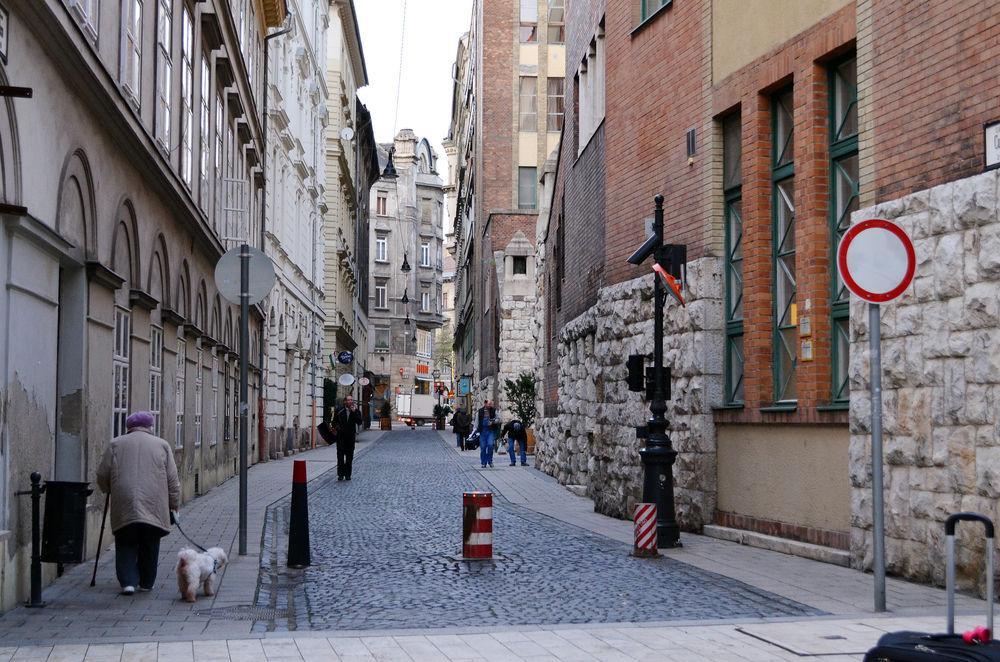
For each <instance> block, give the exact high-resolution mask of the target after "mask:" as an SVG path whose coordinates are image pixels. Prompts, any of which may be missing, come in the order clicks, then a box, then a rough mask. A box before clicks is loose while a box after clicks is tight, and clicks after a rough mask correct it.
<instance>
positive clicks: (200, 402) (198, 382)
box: [194, 349, 205, 448]
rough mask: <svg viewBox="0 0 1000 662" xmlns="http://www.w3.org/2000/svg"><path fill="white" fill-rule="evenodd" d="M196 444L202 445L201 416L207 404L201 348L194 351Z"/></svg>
mask: <svg viewBox="0 0 1000 662" xmlns="http://www.w3.org/2000/svg"><path fill="white" fill-rule="evenodd" d="M194 369H195V372H194V445H195V448H197V447H198V446H201V417H202V414H203V412H204V409H203V406H204V404H205V401H204V397H203V395H202V363H201V350H200V349H197V350H195V352H194Z"/></svg>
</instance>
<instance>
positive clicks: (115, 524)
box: [97, 428, 181, 532]
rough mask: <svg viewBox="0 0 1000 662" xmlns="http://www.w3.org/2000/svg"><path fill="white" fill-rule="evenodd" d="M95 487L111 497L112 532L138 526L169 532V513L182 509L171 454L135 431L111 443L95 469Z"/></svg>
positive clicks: (158, 442)
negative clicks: (137, 524) (148, 526)
mask: <svg viewBox="0 0 1000 662" xmlns="http://www.w3.org/2000/svg"><path fill="white" fill-rule="evenodd" d="M97 486H98V487H100V488H101V490H103V491H104V492H105V493H110V494H111V530H112V531H117V530H118V529H120V528H122V527H123V526H128V525H129V524H135V523H137V522H141V523H143V524H151V525H152V526H155V527H158V528H160V529H163V531H164V532H169V531H170V511H171V510H177V509H178V508H179V507H180V505H181V486H180V482H179V481H178V480H177V465H176V464H174V452H173V450H171V448H170V444H168V443H167V442H166V441H164V440H163V439H160V438H159V437H156V436H154V435H152V434H151V433H150V432H149V431H147V430H145V429H143V428H138V429H134V430H132V431H131V432H129V433H128V434H123V435H122V436H120V437H117V438H116V439H113V440H112V441H111V445H110V446H108V448H107V450H105V451H104V455H103V456H102V457H101V464H100V466H99V467H98V468H97Z"/></svg>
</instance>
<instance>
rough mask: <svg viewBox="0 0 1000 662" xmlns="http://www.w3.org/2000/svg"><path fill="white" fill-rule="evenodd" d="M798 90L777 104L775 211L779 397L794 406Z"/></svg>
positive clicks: (774, 114)
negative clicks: (795, 96) (795, 109)
mask: <svg viewBox="0 0 1000 662" xmlns="http://www.w3.org/2000/svg"><path fill="white" fill-rule="evenodd" d="M794 117H795V115H794V112H793V105H792V91H791V90H788V91H787V92H783V93H781V94H779V95H778V96H776V97H775V98H774V100H773V101H772V120H773V135H772V140H771V144H772V147H773V150H772V154H771V180H772V189H771V213H772V215H773V216H772V232H771V246H772V250H773V265H772V270H773V272H774V310H773V335H774V345H773V357H774V358H773V360H774V366H773V367H774V399H775V401H776V402H792V401H795V400H796V399H797V397H798V391H797V389H796V379H795V372H796V367H797V356H798V353H797V351H796V350H797V346H798V329H797V325H798V311H797V308H796V303H795V287H796V285H795V283H796V275H795V168H794V162H793V157H794V153H795V128H794Z"/></svg>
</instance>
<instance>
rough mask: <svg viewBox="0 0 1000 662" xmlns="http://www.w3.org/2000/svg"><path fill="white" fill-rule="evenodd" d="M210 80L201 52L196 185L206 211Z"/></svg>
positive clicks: (210, 73)
mask: <svg viewBox="0 0 1000 662" xmlns="http://www.w3.org/2000/svg"><path fill="white" fill-rule="evenodd" d="M211 80H212V68H211V67H209V66H208V55H207V54H206V53H202V55H201V111H200V113H199V115H200V116H201V117H200V119H201V130H200V132H199V135H198V152H199V157H200V159H201V163H199V165H198V173H199V174H200V175H201V184H200V185H199V187H198V200H199V201H200V202H201V208H202V210H205V211H207V210H208V209H209V207H208V204H209V197H208V151H209V145H210V142H209V139H210V138H211V136H210V135H209V132H208V123H209V119H211V117H212V115H211V112H212V111H211V109H210V107H209V100H210V99H211V98H212V95H211V94H210V92H209V90H210V89H211V87H210V83H211Z"/></svg>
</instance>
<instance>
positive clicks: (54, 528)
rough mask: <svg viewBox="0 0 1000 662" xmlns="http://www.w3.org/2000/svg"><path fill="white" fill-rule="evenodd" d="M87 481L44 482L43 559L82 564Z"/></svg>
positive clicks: (88, 487) (85, 526)
mask: <svg viewBox="0 0 1000 662" xmlns="http://www.w3.org/2000/svg"><path fill="white" fill-rule="evenodd" d="M93 491H94V490H92V489H91V488H90V483H75V482H70V481H64V480H50V481H48V482H46V483H45V520H44V522H43V525H42V554H41V558H42V561H43V562H45V563H83V558H84V543H85V542H86V539H87V537H86V534H87V497H89V496H90V495H91V493H93Z"/></svg>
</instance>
